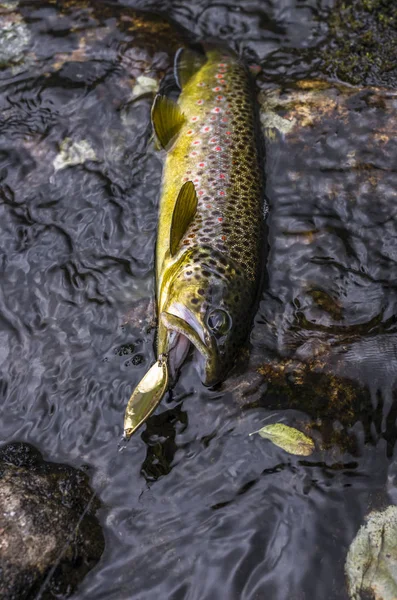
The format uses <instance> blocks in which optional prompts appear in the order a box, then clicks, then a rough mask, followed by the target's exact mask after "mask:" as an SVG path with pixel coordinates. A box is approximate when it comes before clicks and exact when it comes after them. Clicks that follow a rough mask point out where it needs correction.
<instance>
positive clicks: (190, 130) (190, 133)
mask: <svg viewBox="0 0 397 600" xmlns="http://www.w3.org/2000/svg"><path fill="white" fill-rule="evenodd" d="M192 133H194V132H193V129H189V131H187V132H186V135H192Z"/></svg>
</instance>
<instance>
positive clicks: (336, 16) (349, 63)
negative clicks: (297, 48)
mask: <svg viewBox="0 0 397 600" xmlns="http://www.w3.org/2000/svg"><path fill="white" fill-rule="evenodd" d="M396 28H397V6H396V4H395V2H387V1H386V2H385V0H365V1H363V0H350V2H344V1H343V0H338V2H336V4H335V6H334V7H333V9H332V11H331V14H330V20H329V29H330V31H329V41H328V44H325V45H324V48H323V49H322V51H321V55H322V57H323V60H324V63H325V67H326V69H325V70H326V72H327V74H328V75H331V76H332V77H335V76H336V77H338V78H340V79H342V80H343V81H347V82H349V83H351V84H353V85H357V84H359V85H361V84H366V85H389V86H392V87H395V86H396V84H397V68H396V61H395V56H396Z"/></svg>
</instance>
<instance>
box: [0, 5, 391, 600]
mask: <svg viewBox="0 0 397 600" xmlns="http://www.w3.org/2000/svg"><path fill="white" fill-rule="evenodd" d="M16 4H17V3H10V2H8V3H2V4H1V5H0V11H1V14H0V23H1V27H2V32H4V31H5V29H6V27H8V30H7V31H11V33H12V36H13V45H12V47H10V46H8V51H9V56H8V57H7V59H6V60H7V67H6V68H3V69H2V70H1V71H0V85H1V95H0V111H1V121H0V132H1V137H0V199H1V200H0V217H1V218H0V228H1V236H0V240H1V242H0V244H1V254H0V258H1V261H0V265H1V272H2V286H1V290H0V320H1V328H0V369H1V383H0V386H1V390H2V397H3V402H2V411H1V434H2V439H3V440H10V439H12V440H21V441H28V442H30V443H32V444H34V445H35V446H37V447H39V448H40V450H41V451H42V452H43V453H44V454H45V456H46V458H50V459H51V460H56V461H66V462H69V463H70V464H74V465H79V466H80V465H82V464H86V465H89V467H90V468H91V473H92V476H93V486H94V488H95V489H96V490H97V492H98V493H99V495H100V497H101V500H102V502H103V508H102V510H101V518H102V522H103V526H104V529H105V535H106V542H107V545H106V550H105V553H104V555H103V557H102V560H101V562H100V564H99V565H98V566H97V567H96V568H95V569H94V570H93V571H92V572H91V573H90V574H89V575H88V576H87V577H86V579H85V581H84V582H83V584H82V586H81V587H80V589H79V590H78V592H77V593H76V594H75V596H74V597H75V598H76V599H77V598H80V599H83V598H84V599H86V598H95V599H101V598H103V599H105V598H106V599H112V598H114V599H117V600H120V599H127V598H134V599H137V600H139V599H142V600H143V599H144V600H151V599H157V598H173V599H189V600H196V599H197V600H199V599H200V600H203V599H208V600H209V599H211V598H228V599H237V598H239V599H240V598H244V599H247V600H248V599H249V600H254V598H262V597H268V598H271V599H272V600H285V598H294V599H313V598H316V600H317V599H318V600H320V599H324V600H342V599H346V590H345V585H344V575H343V566H344V560H345V556H346V552H347V548H348V546H349V544H350V542H351V540H352V539H353V537H354V535H355V533H356V531H357V529H358V527H359V526H360V524H361V522H362V519H363V517H364V515H365V514H366V512H367V511H368V509H369V508H370V507H379V506H381V505H382V503H385V502H387V501H388V500H387V498H388V497H387V492H388V493H389V494H390V497H393V489H394V488H393V478H392V477H389V480H388V479H387V475H388V468H389V463H390V459H391V457H392V455H393V450H394V445H395V440H396V431H395V418H396V416H397V415H396V409H395V407H394V405H393V388H394V381H395V373H396V337H395V317H394V315H395V312H396V311H395V302H396V300H395V298H396V294H395V283H394V282H395V280H396V275H397V273H396V256H395V243H394V241H395V239H396V233H397V232H396V220H395V211H396V209H395V206H396V203H395V194H396V192H395V190H396V183H397V182H396V175H395V167H394V165H395V163H396V156H397V148H396V143H395V140H394V137H393V131H395V129H396V120H395V119H396V117H395V114H396V102H397V100H396V95H395V94H394V93H393V92H385V91H378V92H376V91H368V90H363V91H356V90H351V89H346V88H344V87H343V86H334V87H331V88H327V87H325V88H324V89H322V86H312V85H311V84H307V85H306V86H305V85H303V84H300V86H297V85H296V84H293V83H292V82H293V81H294V80H298V79H299V80H301V79H308V78H310V77H312V76H313V74H317V73H318V70H319V65H318V63H317V62H316V61H317V55H316V51H315V46H316V44H318V43H320V42H321V40H322V38H323V36H324V35H325V32H326V27H325V25H324V22H323V19H324V18H325V17H326V16H327V11H328V10H329V9H331V8H332V4H333V3H332V2H328V3H327V2H325V1H324V2H322V3H320V2H318V1H314V0H313V1H308V2H305V3H302V2H298V1H297V0H296V1H294V0H286V1H284V2H275V1H274V2H271V1H270V0H269V1H267V2H263V3H261V4H260V8H259V9H258V3H257V2H248V1H245V2H241V1H239V2H237V1H236V2H230V3H228V4H214V3H211V2H208V0H205V1H204V0H203V1H202V2H198V3H194V4H193V5H192V4H190V3H186V2H171V1H169V2H168V3H166V5H164V3H162V4H161V8H162V9H163V10H166V11H167V12H168V13H169V15H171V16H172V17H173V18H174V19H175V20H177V21H178V23H179V24H180V25H182V26H183V27H185V29H186V30H188V33H187V34H186V32H184V31H182V30H179V29H177V30H174V29H173V28H170V27H169V26H167V25H166V24H164V23H163V22H162V21H161V20H159V19H158V18H157V17H152V18H151V20H150V21H149V22H148V21H147V19H146V18H144V19H143V18H142V17H140V16H139V15H137V14H136V13H134V12H132V11H131V9H130V8H128V7H126V6H124V7H123V8H122V7H121V5H118V4H116V3H100V2H95V4H93V6H94V8H92V6H90V4H89V3H87V2H84V1H83V0H81V1H77V0H76V1H71V2H65V3H63V6H64V8H63V10H62V11H61V10H60V8H59V6H58V5H56V4H54V3H52V2H48V3H46V2H40V3H37V2H32V3H29V2H20V3H19V8H17V7H16ZM129 4H130V7H131V6H134V8H140V7H143V4H144V7H145V8H151V9H153V10H157V9H158V8H159V3H158V2H157V1H155V0H153V1H151V2H149V3H148V2H145V3H139V2H138V3H134V4H133V3H131V2H130V3H129ZM189 32H190V33H189ZM192 33H194V34H195V35H196V36H206V37H207V36H208V37H214V36H215V37H220V38H221V39H224V40H226V41H228V42H229V43H233V44H237V46H238V47H239V48H240V49H241V50H242V51H243V52H244V54H245V55H246V56H247V57H252V58H254V59H255V62H258V61H259V62H260V63H261V64H262V67H263V71H262V73H261V75H260V77H259V86H260V88H261V91H262V100H263V101H264V111H263V112H264V113H266V114H267V117H266V118H267V120H266V119H265V121H264V124H265V126H266V147H267V162H266V176H267V194H268V197H269V200H270V203H271V212H270V215H269V219H268V230H269V258H268V267H267V270H268V273H267V282H266V286H265V290H264V293H263V297H262V301H261V304H260V309H259V312H258V315H257V317H256V320H255V326H254V330H253V332H252V336H251V342H252V347H251V352H250V359H249V361H248V362H247V364H246V365H245V366H244V367H241V368H240V370H239V372H237V374H235V375H233V376H232V377H231V378H230V380H229V381H228V382H225V384H224V386H222V387H220V388H219V389H214V390H207V389H204V388H203V387H202V386H201V384H200V382H199V380H198V378H197V375H196V374H195V372H194V369H193V368H192V366H191V365H189V364H187V365H186V366H185V367H184V369H183V370H182V374H181V377H180V379H179V382H178V384H177V385H176V387H175V389H174V391H173V393H172V394H171V395H170V396H169V398H168V399H167V400H166V401H165V402H163V404H162V406H161V407H160V408H159V410H158V411H157V412H156V414H154V415H153V416H152V417H151V418H150V420H149V422H148V424H147V427H146V428H144V429H143V430H142V431H141V432H139V433H138V434H137V435H136V436H135V437H134V438H133V439H132V440H131V442H130V444H129V445H128V446H127V448H126V449H125V450H124V452H121V453H119V452H118V450H117V444H118V441H119V438H120V435H121V432H122V419H123V413H124V408H125V404H126V400H127V399H128V397H129V393H130V392H131V389H132V387H133V386H134V384H136V383H137V382H138V381H139V379H140V378H141V377H142V375H143V374H144V372H145V371H146V369H147V366H148V365H149V364H150V362H151V361H152V359H153V347H152V345H153V341H154V331H153V330H150V327H149V324H150V320H151V316H150V308H149V305H148V300H149V299H150V298H151V297H152V295H153V254H154V241H155V230H156V221H157V218H156V208H157V197H158V190H159V185H160V178H161V160H162V159H161V156H159V155H157V154H156V152H155V150H154V148H153V146H152V144H151V140H150V137H151V131H150V125H149V116H150V105H151V96H150V94H144V95H142V96H139V97H137V96H136V94H133V90H134V88H135V86H136V83H137V82H136V79H137V78H138V77H139V76H142V75H144V76H145V77H149V78H151V80H154V82H155V83H156V82H158V81H159V80H160V79H161V77H162V76H163V75H164V72H165V70H166V69H167V67H168V66H169V64H170V60H171V58H172V55H173V53H174V51H175V49H176V48H177V47H178V45H179V44H180V43H181V39H182V37H183V38H189V37H190V38H191V37H192ZM10 35H11V34H10ZM4 48H5V46H4ZM308 48H309V49H310V48H313V50H312V53H311V54H308V53H307V49H308ZM301 49H304V50H305V52H306V53H305V59H304V60H303V59H302V56H300V54H299V51H300V50H301ZM3 52H5V51H4V49H3V45H0V54H1V53H3ZM310 57H311V58H310ZM4 60H5V59H4ZM1 61H3V54H1ZM154 85H155V84H154ZM282 124H284V125H287V128H286V129H284V130H282V128H280V126H281V125H282ZM269 416H271V417H272V419H273V421H277V420H279V419H283V420H284V422H287V423H289V424H294V423H295V424H301V425H302V424H304V425H305V427H307V428H312V432H313V435H315V436H317V438H318V445H317V450H316V452H315V453H314V454H313V455H311V456H310V457H308V458H307V459H305V460H302V458H299V457H295V456H289V455H287V454H286V453H284V452H283V451H282V450H281V449H279V448H277V447H275V446H272V445H271V444H269V443H268V442H266V441H265V440H262V439H260V438H259V437H255V436H254V437H249V435H248V434H249V433H250V432H252V431H254V430H256V429H259V427H260V426H261V423H262V422H263V421H264V419H266V418H267V417H269ZM387 481H389V486H388V488H386V483H387ZM390 482H391V483H390Z"/></svg>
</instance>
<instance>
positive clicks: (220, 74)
mask: <svg viewBox="0 0 397 600" xmlns="http://www.w3.org/2000/svg"><path fill="white" fill-rule="evenodd" d="M215 77H216V78H217V79H223V74H222V73H217V74H216V75H215Z"/></svg>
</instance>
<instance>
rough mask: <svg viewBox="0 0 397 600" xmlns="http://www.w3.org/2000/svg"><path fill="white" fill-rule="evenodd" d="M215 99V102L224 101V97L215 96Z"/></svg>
mask: <svg viewBox="0 0 397 600" xmlns="http://www.w3.org/2000/svg"><path fill="white" fill-rule="evenodd" d="M216 99H217V100H224V97H223V96H217V97H216Z"/></svg>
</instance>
